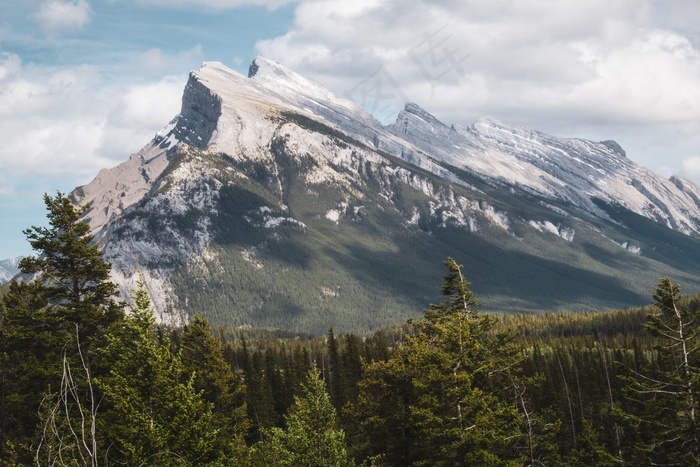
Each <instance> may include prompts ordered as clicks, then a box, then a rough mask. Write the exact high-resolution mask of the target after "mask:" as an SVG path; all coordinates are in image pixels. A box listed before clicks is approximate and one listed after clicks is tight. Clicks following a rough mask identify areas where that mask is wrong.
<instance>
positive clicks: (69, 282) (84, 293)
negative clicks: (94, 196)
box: [19, 192, 122, 341]
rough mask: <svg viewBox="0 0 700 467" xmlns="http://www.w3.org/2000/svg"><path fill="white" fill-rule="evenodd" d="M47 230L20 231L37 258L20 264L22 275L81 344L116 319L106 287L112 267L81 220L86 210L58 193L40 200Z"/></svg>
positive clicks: (117, 307) (112, 290)
mask: <svg viewBox="0 0 700 467" xmlns="http://www.w3.org/2000/svg"><path fill="white" fill-rule="evenodd" d="M44 203H45V204H46V209H47V211H48V213H47V217H48V220H49V225H50V226H49V227H32V228H30V229H27V230H25V231H24V233H25V235H26V236H27V239H28V241H29V244H30V245H31V246H32V248H33V249H34V250H35V251H37V252H38V253H39V256H36V257H34V256H30V257H27V258H24V259H22V261H20V264H19V267H20V270H21V271H22V272H23V273H24V274H35V275H37V279H38V280H39V281H40V282H41V283H42V284H43V286H44V288H45V292H44V294H45V296H46V297H47V298H48V300H49V302H50V303H51V304H52V305H54V307H55V313H56V314H57V316H58V317H59V318H61V319H62V320H63V322H64V323H65V324H66V326H67V327H68V328H69V329H71V328H72V327H73V325H74V324H76V325H77V326H78V332H79V336H80V337H81V338H82V339H81V340H83V341H85V340H86V338H88V337H90V338H94V337H96V336H98V335H99V334H100V333H101V332H103V331H104V330H105V329H106V328H107V327H108V326H109V324H110V323H112V322H115V321H118V320H119V319H120V318H121V310H122V305H121V304H119V303H117V302H116V301H115V299H114V297H116V296H117V294H118V292H117V287H116V285H115V284H114V283H113V282H110V281H109V273H110V267H111V265H110V264H109V263H108V262H106V261H105V260H104V259H103V258H102V254H101V252H100V250H99V249H98V247H97V246H96V245H93V244H92V242H93V236H92V235H90V227H89V226H88V225H87V224H86V223H85V222H82V221H81V220H80V217H81V215H82V214H83V213H85V211H87V210H88V209H89V205H87V206H83V207H81V208H77V209H76V208H75V207H74V206H73V204H72V203H71V201H70V200H69V199H68V198H67V197H65V196H63V195H62V194H61V193H60V192H59V193H57V194H56V196H55V197H51V196H49V195H44Z"/></svg>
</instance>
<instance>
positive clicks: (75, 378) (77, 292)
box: [0, 192, 123, 462]
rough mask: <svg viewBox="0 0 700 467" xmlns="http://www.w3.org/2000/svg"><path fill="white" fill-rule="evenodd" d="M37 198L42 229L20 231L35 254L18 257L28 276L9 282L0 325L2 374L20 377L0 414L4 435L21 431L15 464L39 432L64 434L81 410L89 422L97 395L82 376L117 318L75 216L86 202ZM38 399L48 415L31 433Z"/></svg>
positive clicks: (101, 268) (111, 293) (41, 439)
mask: <svg viewBox="0 0 700 467" xmlns="http://www.w3.org/2000/svg"><path fill="white" fill-rule="evenodd" d="M44 202H45V204H46V208H47V217H48V221H49V222H48V223H49V226H48V227H31V228H30V229H27V230H25V232H24V233H25V235H26V236H27V239H28V240H29V243H30V245H31V246H32V248H33V249H34V250H35V251H36V253H37V256H32V257H28V258H25V259H23V260H22V261H21V262H20V270H21V271H22V272H23V273H24V274H25V277H26V278H28V279H25V281H24V282H22V283H13V284H12V285H11V286H10V291H9V293H8V294H6V295H5V297H4V298H3V301H4V307H3V316H2V321H1V324H0V327H1V330H0V333H2V336H3V339H2V344H1V346H2V352H3V353H4V354H5V355H6V356H7V361H8V365H7V366H6V367H5V368H4V371H9V372H10V373H11V374H12V373H14V374H17V375H20V376H19V377H18V378H17V379H15V380H14V381H12V389H10V390H9V391H3V394H4V395H5V397H6V399H7V398H9V400H10V401H11V403H10V404H5V405H4V407H5V409H4V410H5V411H6V413H5V416H4V417H3V418H5V419H6V420H13V425H12V427H11V429H10V430H9V432H14V433H16V434H21V436H22V438H21V439H22V441H19V439H18V440H17V442H19V443H21V446H15V449H16V450H17V452H18V453H19V454H18V455H19V457H20V459H21V460H22V461H23V462H29V461H30V459H31V458H32V457H33V456H34V454H35V453H36V452H38V451H37V449H36V446H37V445H39V444H40V443H41V446H44V447H47V444H46V441H47V438H46V433H47V431H46V430H49V429H52V430H54V431H56V429H58V427H68V428H67V429H68V430H69V431H70V430H72V429H73V428H74V427H75V426H76V423H77V424H82V423H83V422H82V419H83V418H84V417H85V413H86V412H85V411H86V410H87V412H88V413H92V415H91V417H92V418H93V419H94V413H93V412H94V409H95V405H96V399H95V398H93V397H97V395H95V394H94V393H93V394H91V395H88V394H90V390H91V389H92V386H91V383H90V381H91V379H92V378H93V376H95V374H96V372H99V368H98V367H97V366H96V365H95V364H94V359H95V357H96V355H97V353H96V352H95V351H96V349H98V348H99V347H100V346H101V345H103V343H104V333H105V331H106V330H107V329H108V328H109V327H110V325H112V324H114V323H117V322H119V321H120V320H122V319H123V305H122V304H121V302H119V301H117V299H116V297H117V288H116V286H115V285H114V284H113V283H112V282H110V281H109V270H110V264H109V263H108V262H106V261H105V260H104V259H103V258H102V256H101V253H100V251H99V249H98V247H97V246H95V245H94V244H93V237H92V235H90V228H89V226H88V225H87V224H86V223H84V222H82V221H81V216H82V215H83V214H85V213H86V211H87V210H88V209H89V206H83V207H81V208H76V207H75V206H74V205H73V204H72V203H71V201H70V200H69V199H68V198H67V197H65V196H64V195H63V194H61V193H60V192H59V193H57V194H56V196H55V197H51V196H49V195H45V196H44ZM67 391H73V392H74V393H75V394H79V395H80V397H73V398H72V401H73V403H71V404H70V406H68V405H66V404H64V407H61V409H62V410H61V411H60V412H56V407H57V406H55V405H54V406H52V402H51V401H54V402H56V403H58V402H60V400H61V399H62V400H64V401H67V400H68V399H69V398H67V397H66V396H67ZM41 401H43V402H44V404H43V407H44V408H45V409H46V410H48V412H46V411H44V413H43V415H42V420H43V422H42V423H41V425H42V429H39V430H37V426H38V425H39V420H38V417H37V414H38V412H39V404H38V403H39V402H41ZM85 403H87V404H88V405H91V406H92V408H91V409H89V408H88V407H86V406H84V405H83V404H85ZM50 407H53V408H50ZM88 409H89V410H88ZM59 414H63V415H59ZM60 416H63V419H62V420H59V419H58V418H57V417H59V418H60ZM88 418H90V417H88ZM52 427H53V428H52ZM49 431H50V430H49ZM3 432H4V433H5V434H7V433H8V430H3ZM54 435H59V434H58V433H54ZM53 438H54V440H57V439H59V438H57V437H56V436H53ZM63 439H64V440H66V439H68V437H64V438H63ZM4 441H5V440H3V442H4ZM83 441H84V440H83ZM93 441H94V439H93ZM48 447H49V451H50V449H51V446H48ZM60 448H61V449H62V452H63V453H64V454H65V455H66V456H67V457H70V456H69V452H72V453H73V454H72V455H76V456H78V457H80V456H82V455H83V454H85V453H84V452H81V451H80V448H77V447H75V446H72V447H71V446H65V445H62V446H60ZM92 455H94V453H93V454H89V453H88V456H92ZM47 460H48V459H44V461H47ZM90 461H91V462H92V461H94V458H93V459H90Z"/></svg>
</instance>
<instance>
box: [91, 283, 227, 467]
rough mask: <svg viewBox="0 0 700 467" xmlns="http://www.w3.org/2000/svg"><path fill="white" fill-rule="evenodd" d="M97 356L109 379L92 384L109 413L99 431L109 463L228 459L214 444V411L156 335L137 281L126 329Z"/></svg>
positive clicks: (147, 302) (144, 294)
mask: <svg viewBox="0 0 700 467" xmlns="http://www.w3.org/2000/svg"><path fill="white" fill-rule="evenodd" d="M102 357H103V359H104V361H105V364H107V365H108V367H109V373H108V374H107V375H104V376H103V377H101V378H100V379H99V381H98V384H99V386H100V388H101V390H102V391H103V392H104V394H105V401H104V404H105V406H106V408H107V411H106V413H105V414H104V415H103V416H102V417H101V419H100V420H101V426H100V428H101V431H102V432H103V433H104V434H105V438H106V441H105V444H107V445H108V446H109V449H108V450H106V451H107V452H108V456H109V457H108V459H109V461H110V462H111V463H115V464H123V465H153V466H161V465H162V466H170V465H180V464H182V463H184V464H185V465H210V464H211V465H216V463H217V462H220V461H221V460H222V458H224V457H225V456H227V455H229V452H222V450H221V447H220V443H219V441H218V436H219V430H218V428H217V426H216V423H215V420H214V414H213V412H212V408H213V404H212V403H210V402H208V401H206V400H205V399H204V397H203V396H202V393H201V392H199V391H197V389H196V388H195V378H194V376H193V375H191V374H188V372H187V371H186V369H185V365H184V364H183V363H182V359H181V358H180V356H179V355H178V354H173V353H172V352H171V346H170V342H169V340H168V338H167V336H164V337H162V338H160V339H159V338H158V337H157V336H156V333H155V318H154V316H153V310H152V308H151V302H150V299H149V297H148V293H147V291H146V289H145V285H144V284H143V282H139V289H138V290H136V291H135V293H134V303H133V305H132V307H131V313H130V314H129V316H128V317H127V318H126V320H125V322H124V325H123V326H119V327H118V328H116V329H112V332H110V333H109V335H108V346H107V347H106V348H105V349H104V350H103V351H102Z"/></svg>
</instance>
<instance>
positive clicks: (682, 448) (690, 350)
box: [629, 278, 700, 465]
mask: <svg viewBox="0 0 700 467" xmlns="http://www.w3.org/2000/svg"><path fill="white" fill-rule="evenodd" d="M653 297H654V300H655V306H656V309H657V312H656V313H649V314H648V315H647V322H646V323H645V327H646V328H647V330H648V331H649V332H650V333H651V334H652V335H653V336H655V337H657V338H658V339H659V342H660V343H659V345H657V347H656V350H657V352H658V359H657V361H656V362H655V365H654V367H652V368H649V370H647V371H644V372H634V373H633V378H632V379H631V380H630V393H629V394H630V397H631V398H632V399H634V400H636V401H638V402H639V405H638V406H637V408H636V414H635V415H634V418H636V419H637V421H638V423H644V424H648V426H649V427H653V428H652V429H646V430H643V431H644V433H643V435H642V439H641V440H640V443H639V444H638V446H637V448H636V449H635V451H636V452H637V454H638V453H646V456H648V457H646V458H643V459H644V460H643V461H644V462H652V463H657V464H658V463H671V462H680V463H683V464H685V465H691V464H694V465H697V464H700V433H699V432H698V420H697V419H698V414H697V405H698V398H699V397H700V393H699V389H700V353H699V352H698V349H699V344H700V343H699V342H698V336H699V335H700V320H699V318H700V316H699V312H698V308H697V305H696V306H693V307H690V306H684V305H683V304H682V297H681V295H680V287H679V286H678V285H677V284H673V282H672V281H671V278H663V279H660V282H659V283H658V284H657V286H656V290H655V293H654V295H653ZM637 458H639V457H638V455H637Z"/></svg>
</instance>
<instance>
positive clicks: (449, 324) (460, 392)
mask: <svg viewBox="0 0 700 467" xmlns="http://www.w3.org/2000/svg"><path fill="white" fill-rule="evenodd" d="M445 266H446V267H447V269H448V271H449V273H448V274H447V275H446V276H445V284H444V285H443V288H442V291H443V296H444V298H445V300H444V301H443V303H441V304H438V305H431V307H430V309H429V310H426V311H425V317H424V319H422V320H418V321H415V322H413V325H414V327H415V328H416V331H417V333H416V334H414V335H412V336H409V337H408V339H407V343H406V345H405V346H404V347H402V348H400V349H399V350H397V351H396V352H395V353H394V354H393V355H392V357H391V358H390V359H389V361H388V362H386V363H384V362H376V363H373V364H370V365H369V366H368V368H367V371H366V373H367V375H368V376H367V379H366V380H365V381H364V382H362V383H361V392H360V398H359V402H358V407H357V408H356V413H357V414H358V416H360V418H361V419H362V425H363V428H364V430H365V436H366V437H367V438H368V441H367V443H368V445H369V447H370V449H369V450H368V451H367V452H366V454H371V455H378V454H384V456H385V460H386V461H387V463H388V464H389V465H407V464H410V465H506V464H509V463H512V464H513V465H517V464H518V463H519V459H518V454H517V452H516V451H515V449H514V445H515V440H516V439H517V438H518V437H519V436H520V435H521V434H520V432H519V425H520V417H519V415H518V413H517V411H516V409H515V405H514V403H513V402H512V401H511V400H509V398H510V394H509V393H508V390H507V388H509V387H510V378H511V376H512V373H513V372H514V370H515V369H516V368H517V366H518V363H519V358H518V356H517V353H516V351H515V349H514V347H513V346H512V340H513V338H514V335H513V334H512V333H497V332H495V331H494V325H495V323H496V318H494V317H491V316H487V315H481V314H479V312H478V311H477V310H476V309H475V308H474V306H475V305H476V304H477V302H476V300H475V299H474V298H473V296H472V292H471V291H470V290H469V287H468V286H469V283H468V282H467V281H466V279H465V278H464V277H463V275H462V266H460V265H458V264H457V263H456V262H455V261H454V260H452V259H451V258H449V259H448V260H447V261H446V262H445ZM386 400H391V401H392V402H393V403H394V404H395V405H394V406H392V408H391V409H390V410H383V409H382V407H380V405H379V404H384V403H385V402H384V401H386ZM382 417H386V418H382ZM382 443H383V444H384V445H385V446H386V447H387V448H388V450H385V451H384V452H382V451H373V450H372V447H373V448H374V449H377V448H379V447H380V445H381V444H382ZM380 449H381V448H380Z"/></svg>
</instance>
